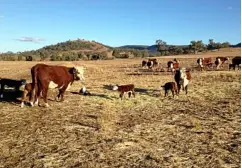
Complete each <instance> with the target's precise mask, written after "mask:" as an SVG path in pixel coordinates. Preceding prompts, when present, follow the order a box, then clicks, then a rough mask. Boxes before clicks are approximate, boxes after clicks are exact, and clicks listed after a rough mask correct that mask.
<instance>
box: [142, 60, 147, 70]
mask: <svg viewBox="0 0 242 168" xmlns="http://www.w3.org/2000/svg"><path fill="white" fill-rule="evenodd" d="M146 65H147V61H145V60H143V61H142V68H143V67H146Z"/></svg>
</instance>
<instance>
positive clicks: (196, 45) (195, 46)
mask: <svg viewBox="0 0 242 168" xmlns="http://www.w3.org/2000/svg"><path fill="white" fill-rule="evenodd" d="M189 48H190V49H191V50H193V51H194V54H197V52H198V51H203V50H204V44H203V42H202V40H198V41H195V40H193V41H191V44H190V45H189Z"/></svg>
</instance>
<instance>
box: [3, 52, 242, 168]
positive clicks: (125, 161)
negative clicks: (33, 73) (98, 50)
mask: <svg viewBox="0 0 242 168" xmlns="http://www.w3.org/2000/svg"><path fill="white" fill-rule="evenodd" d="M172 58H174V57H163V58H158V60H159V62H160V63H161V65H163V66H165V65H166V62H167V61H168V60H171V59H172ZM231 58H232V57H231ZM180 60H181V65H182V66H185V67H193V66H194V65H195V64H196V57H189V58H185V57H180ZM141 61H142V59H132V60H109V61H86V62H84V61H83V62H45V63H46V64H58V65H66V66H73V65H83V66H85V67H86V72H85V77H86V80H85V81H83V82H75V83H74V84H73V86H72V88H71V89H70V91H68V92H66V94H65V101H64V102H62V103H60V102H55V101H53V99H54V96H55V95H56V94H57V92H56V91H55V90H52V91H50V92H49V95H48V96H49V99H50V100H49V104H50V107H49V108H45V107H34V108H31V107H29V106H25V107H24V108H20V107H19V106H20V104H19V102H18V101H10V100H8V101H1V102H0V167H23V168H27V167H36V168H37V167H39V168H41V167H58V168H59V167H101V168H104V167H112V168H113V167H125V168H126V167H149V168H156V167H157V168H158V167H162V168H163V167H179V168H180V167H184V168H187V167H199V168H201V167H203V168H206V167H207V168H211V167H219V168H220V167H231V168H232V167H240V156H241V152H240V151H241V138H240V137H241V133H240V122H241V113H240V112H241V111H240V110H241V90H240V88H241V73H240V71H238V70H236V71H228V70H227V68H228V67H227V66H224V68H223V69H222V70H220V71H204V72H200V71H196V70H194V71H192V73H191V74H192V80H191V83H190V85H189V91H188V92H189V93H188V96H186V95H185V94H184V92H183V91H182V92H181V94H180V96H179V98H178V99H173V98H172V97H171V94H169V97H167V98H164V97H163V94H164V92H163V91H162V90H161V93H162V96H160V90H159V89H160V86H161V85H163V84H164V83H165V82H168V81H173V80H174V79H173V75H171V73H166V72H163V73H150V74H145V75H142V73H141V74H140V72H141V69H140V64H141ZM36 63H37V62H0V77H7V78H11V79H22V78H26V79H27V80H28V81H31V79H30V68H31V67H32V66H33V65H35V64H36ZM136 72H139V75H136ZM129 83H134V84H135V86H136V97H135V98H131V99H128V97H127V95H126V97H125V99H124V100H123V101H121V100H120V99H118V93H117V92H115V91H111V90H110V85H113V84H129ZM83 86H85V87H87V89H88V91H90V92H91V94H92V95H91V96H81V95H78V94H76V92H78V91H79V90H80V88H81V87H83ZM41 103H42V104H43V102H42V101H41Z"/></svg>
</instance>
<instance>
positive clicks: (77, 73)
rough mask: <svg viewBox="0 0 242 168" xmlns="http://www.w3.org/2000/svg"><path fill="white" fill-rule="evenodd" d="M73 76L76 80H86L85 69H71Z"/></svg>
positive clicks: (77, 67) (79, 67)
mask: <svg viewBox="0 0 242 168" xmlns="http://www.w3.org/2000/svg"><path fill="white" fill-rule="evenodd" d="M71 74H73V75H74V80H85V78H84V67H82V66H76V67H73V68H72V69H71Z"/></svg>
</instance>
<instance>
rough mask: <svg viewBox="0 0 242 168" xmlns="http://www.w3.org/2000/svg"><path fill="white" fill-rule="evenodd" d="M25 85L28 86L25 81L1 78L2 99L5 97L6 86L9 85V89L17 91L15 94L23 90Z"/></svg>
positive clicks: (0, 95)
mask: <svg viewBox="0 0 242 168" xmlns="http://www.w3.org/2000/svg"><path fill="white" fill-rule="evenodd" d="M25 84H26V80H25V79H21V80H14V79H7V78H1V79H0V85H1V90H0V98H1V99H2V98H3V97H4V88H5V85H7V86H8V87H13V88H14V89H15V92H18V91H20V89H21V88H20V87H22V86H24V85H25Z"/></svg>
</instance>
